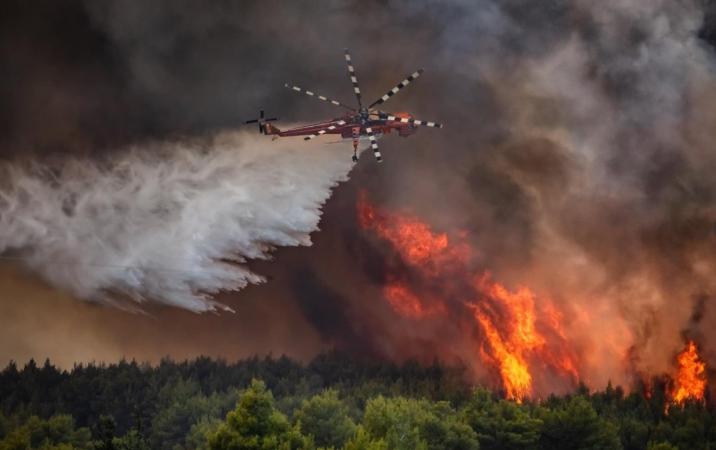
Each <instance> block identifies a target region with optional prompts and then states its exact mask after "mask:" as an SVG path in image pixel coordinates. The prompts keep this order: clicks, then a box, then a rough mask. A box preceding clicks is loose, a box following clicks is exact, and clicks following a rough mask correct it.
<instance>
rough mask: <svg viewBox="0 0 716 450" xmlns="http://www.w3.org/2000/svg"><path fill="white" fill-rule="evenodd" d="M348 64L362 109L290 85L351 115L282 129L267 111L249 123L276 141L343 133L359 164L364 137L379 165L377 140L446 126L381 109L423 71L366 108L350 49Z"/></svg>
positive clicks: (289, 85) (295, 89) (359, 106)
mask: <svg viewBox="0 0 716 450" xmlns="http://www.w3.org/2000/svg"><path fill="white" fill-rule="evenodd" d="M345 58H346V65H347V66H348V77H349V78H350V80H351V83H353V92H354V93H355V97H356V100H357V101H358V108H357V109H356V108H352V107H350V106H348V105H346V104H344V103H341V102H339V101H337V100H334V99H332V98H328V97H325V96H323V95H319V94H317V93H316V92H313V91H309V90H306V89H302V88H300V87H298V86H294V85H291V84H288V83H287V84H286V85H285V86H286V87H287V88H289V89H291V90H293V91H296V92H299V93H304V94H306V95H308V96H309V97H313V98H317V99H319V100H321V101H324V102H328V103H331V104H333V105H335V106H338V107H341V108H344V109H346V110H348V112H347V113H346V114H345V115H343V116H341V117H338V118H335V119H331V120H327V121H323V122H319V123H314V124H311V125H304V126H301V127H296V128H291V129H289V130H280V129H278V128H277V127H275V126H273V125H272V124H271V123H270V122H273V121H275V120H278V119H277V118H276V117H270V118H266V117H265V116H264V111H261V112H260V115H259V117H258V118H257V119H252V120H247V121H246V122H245V123H247V124H251V123H257V124H258V127H259V132H260V133H262V134H266V135H273V136H274V139H276V138H278V137H289V136H305V137H304V138H303V139H304V140H306V141H309V140H311V139H314V138H317V137H319V136H322V135H324V134H340V135H341V137H342V138H343V139H352V140H353V161H354V162H356V161H358V143H359V140H360V139H361V138H365V137H367V138H368V140H369V141H370V147H371V149H372V150H373V155H374V156H375V159H376V160H377V161H378V162H382V160H383V158H382V156H381V154H380V151H379V150H378V142H377V139H378V138H379V137H381V136H383V135H385V134H388V133H390V132H392V131H394V130H395V131H397V132H398V135H399V136H402V137H408V136H410V135H411V134H413V133H414V132H415V131H416V129H417V128H418V127H431V128H442V127H443V125H442V124H440V123H437V122H430V121H426V120H418V119H416V118H414V117H413V116H412V115H411V114H409V113H390V112H386V111H383V110H380V109H376V107H377V106H380V105H382V104H383V103H385V102H386V101H387V100H389V99H390V98H391V97H392V96H393V95H395V94H397V93H398V92H399V91H400V90H401V89H403V88H404V87H406V86H407V85H409V84H410V83H412V82H413V81H415V79H416V78H418V77H419V76H420V74H422V73H423V69H418V70H417V71H415V72H413V73H412V74H410V75H408V76H407V77H406V78H405V79H404V80H403V81H401V82H400V83H398V84H397V85H396V86H395V87H394V88H392V89H391V90H389V91H388V92H387V93H386V94H385V95H383V96H382V97H380V98H379V99H378V100H376V101H374V102H373V103H371V104H370V105H368V106H364V105H363V102H362V100H361V92H360V87H359V86H358V77H357V76H356V72H355V69H354V68H353V63H352V60H351V55H350V52H349V51H348V49H345Z"/></svg>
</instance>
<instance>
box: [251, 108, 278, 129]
mask: <svg viewBox="0 0 716 450" xmlns="http://www.w3.org/2000/svg"><path fill="white" fill-rule="evenodd" d="M275 120H278V117H269V118H266V117H265V115H264V110H263V109H262V110H261V111H259V117H258V118H257V119H251V120H247V121H246V122H244V123H245V124H247V125H248V124H251V123H256V124H258V126H259V133H261V134H266V124H267V123H268V122H273V121H275Z"/></svg>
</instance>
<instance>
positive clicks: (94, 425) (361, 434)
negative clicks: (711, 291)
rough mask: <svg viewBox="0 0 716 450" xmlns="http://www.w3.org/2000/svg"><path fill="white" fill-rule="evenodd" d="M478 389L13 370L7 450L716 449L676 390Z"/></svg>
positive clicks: (297, 372)
mask: <svg viewBox="0 0 716 450" xmlns="http://www.w3.org/2000/svg"><path fill="white" fill-rule="evenodd" d="M467 379H468V378H467V377H466V374H465V371H464V370H463V369H460V368H450V367H445V366H443V365H441V364H439V363H438V362H435V363H433V364H431V365H428V366H425V365H421V364H418V363H417V362H414V361H408V362H405V363H404V364H401V365H396V364H390V363H384V362H374V361H360V360H356V359H355V358H353V357H351V356H349V355H346V354H342V353H338V352H332V353H326V354H322V355H319V356H317V357H316V358H315V359H313V360H312V361H310V362H309V363H305V364H302V363H300V362H297V361H294V360H292V359H289V358H287V357H279V358H275V357H271V356H268V357H264V358H259V357H253V358H249V359H246V360H242V361H238V362H235V363H227V362H225V361H222V360H214V359H211V358H205V357H202V358H198V359H195V360H192V361H184V362H174V361H170V360H163V361H162V362H161V363H159V364H157V365H149V364H139V363H137V362H135V361H120V362H119V363H116V364H88V365H84V364H78V365H76V366H75V367H73V368H72V369H71V370H60V369H58V368H56V367H55V366H53V365H52V364H51V363H50V361H45V363H44V364H42V365H39V364H37V363H36V362H34V361H30V362H28V363H27V364H26V365H25V366H24V367H18V366H17V365H16V364H14V363H10V364H9V365H8V366H7V367H5V368H4V369H3V370H2V372H0V450H11V449H12V450H20V449H43V450H73V449H96V450H110V449H113V450H140V449H153V450H154V449H156V450H182V449H216V450H218V449H334V450H338V449H344V450H369V449H370V450H378V449H386V450H387V449H410V450H421V449H440V450H448V449H452V450H463V449H464V450H468V449H475V450H476V449H483V450H497V449H625V450H626V449H629V450H631V449H650V450H670V449H683V450H686V449H709V448H716V447H715V446H716V427H715V426H714V425H715V420H714V419H715V418H716V417H715V415H714V414H715V412H714V410H713V408H712V407H711V405H710V402H709V399H708V398H707V399H705V400H703V401H702V400H690V401H685V402H682V403H679V404H675V403H673V402H670V401H668V400H667V398H668V396H667V395H666V390H667V387H666V383H665V381H664V380H658V379H654V380H653V382H650V386H649V388H648V389H647V388H646V386H645V385H644V383H643V382H637V383H635V385H634V386H630V387H629V389H623V388H622V387H618V386H617V387H615V386H612V385H611V384H609V385H607V386H605V387H603V389H602V390H591V389H589V388H587V387H586V386H583V385H581V386H577V387H576V388H575V389H574V392H572V393H571V394H569V395H564V396H550V397H549V398H545V399H541V400H536V399H533V400H525V401H523V402H515V401H510V400H505V399H504V395H503V393H501V392H499V391H494V390H490V389H487V388H486V387H482V386H474V385H472V384H470V383H469V382H468V381H466V380H467Z"/></svg>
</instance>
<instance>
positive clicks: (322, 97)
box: [284, 83, 355, 111]
mask: <svg viewBox="0 0 716 450" xmlns="http://www.w3.org/2000/svg"><path fill="white" fill-rule="evenodd" d="M284 86H286V87H287V88H289V89H292V90H294V91H296V92H302V93H304V94H306V95H308V96H309V97H314V98H317V99H319V100H323V101H324V102H328V103H332V104H334V105H336V106H340V107H342V108H346V109H349V110H351V111H355V110H354V109H353V108H351V107H350V106H347V105H344V104H343V103H341V102H339V101H338V100H333V99H331V98H328V97H324V96H323V95H318V94H316V93H315V92H313V91H309V90H307V89H301V88H300V87H298V86H293V85H290V84H288V83H286V84H284Z"/></svg>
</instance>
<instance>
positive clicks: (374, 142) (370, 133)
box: [365, 127, 383, 162]
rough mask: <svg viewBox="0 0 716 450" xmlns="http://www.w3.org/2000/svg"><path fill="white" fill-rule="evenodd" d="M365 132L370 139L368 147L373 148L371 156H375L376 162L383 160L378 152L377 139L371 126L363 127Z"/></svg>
mask: <svg viewBox="0 0 716 450" xmlns="http://www.w3.org/2000/svg"><path fill="white" fill-rule="evenodd" d="M365 133H366V134H367V135H368V138H369V139H370V148H371V149H372V150H373V156H375V160H376V161H378V162H383V157H382V156H381V154H380V151H379V150H378V141H377V140H376V139H375V135H374V134H373V129H372V128H371V127H367V128H366V129H365Z"/></svg>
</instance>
